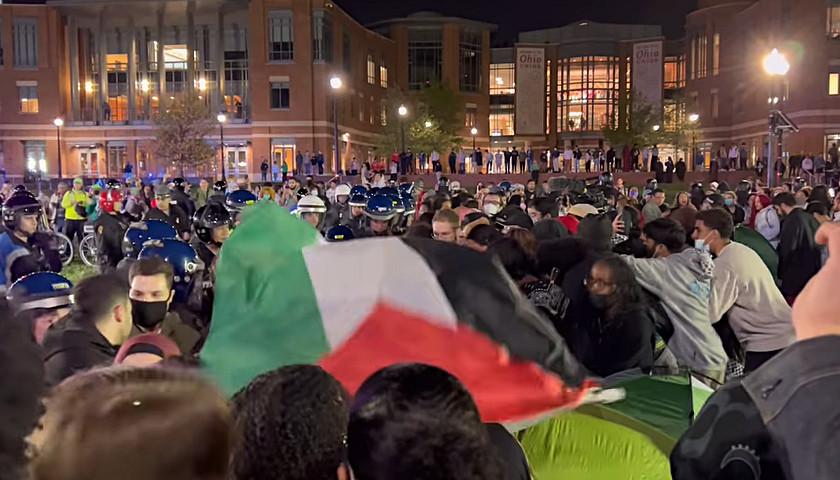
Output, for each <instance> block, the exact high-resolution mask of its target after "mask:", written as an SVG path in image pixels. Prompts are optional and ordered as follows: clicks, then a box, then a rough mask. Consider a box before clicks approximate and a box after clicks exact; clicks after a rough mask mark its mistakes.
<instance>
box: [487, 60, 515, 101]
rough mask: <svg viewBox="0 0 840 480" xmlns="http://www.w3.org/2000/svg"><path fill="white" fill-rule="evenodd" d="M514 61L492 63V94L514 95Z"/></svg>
mask: <svg viewBox="0 0 840 480" xmlns="http://www.w3.org/2000/svg"><path fill="white" fill-rule="evenodd" d="M514 78H515V77H514V67H513V64H512V63H494V64H492V65H490V95H513V94H514V93H516V84H515V82H514Z"/></svg>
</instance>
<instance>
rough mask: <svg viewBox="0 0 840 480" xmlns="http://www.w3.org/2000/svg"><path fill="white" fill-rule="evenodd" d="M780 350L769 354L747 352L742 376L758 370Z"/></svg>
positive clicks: (779, 351)
mask: <svg viewBox="0 0 840 480" xmlns="http://www.w3.org/2000/svg"><path fill="white" fill-rule="evenodd" d="M781 352H782V351H781V350H772V351H770V352H747V354H746V358H745V360H744V374H747V373H750V372H752V371H754V370H758V367H760V366H762V365H764V363H765V362H766V361H768V360H770V359H771V358H773V357H775V356H776V355H778V354H779V353H781Z"/></svg>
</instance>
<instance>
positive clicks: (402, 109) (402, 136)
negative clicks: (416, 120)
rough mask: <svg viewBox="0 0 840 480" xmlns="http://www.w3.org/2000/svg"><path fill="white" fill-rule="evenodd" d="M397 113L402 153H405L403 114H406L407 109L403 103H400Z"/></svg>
mask: <svg viewBox="0 0 840 480" xmlns="http://www.w3.org/2000/svg"><path fill="white" fill-rule="evenodd" d="M397 113H399V114H400V138H401V139H402V153H405V121H404V119H405V116H406V115H408V109H407V108H405V105H400V108H398V109H397Z"/></svg>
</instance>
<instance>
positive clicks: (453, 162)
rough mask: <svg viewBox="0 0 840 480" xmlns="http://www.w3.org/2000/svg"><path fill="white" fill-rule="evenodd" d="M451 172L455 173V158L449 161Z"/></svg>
mask: <svg viewBox="0 0 840 480" xmlns="http://www.w3.org/2000/svg"><path fill="white" fill-rule="evenodd" d="M449 173H455V159H452V160H450V161H449Z"/></svg>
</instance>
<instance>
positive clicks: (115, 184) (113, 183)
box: [105, 178, 122, 190]
mask: <svg viewBox="0 0 840 480" xmlns="http://www.w3.org/2000/svg"><path fill="white" fill-rule="evenodd" d="M105 188H108V189H109V190H115V189H118V188H122V184H121V183H120V181H119V180H115V179H113V178H110V179H108V181H107V182H105Z"/></svg>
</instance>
